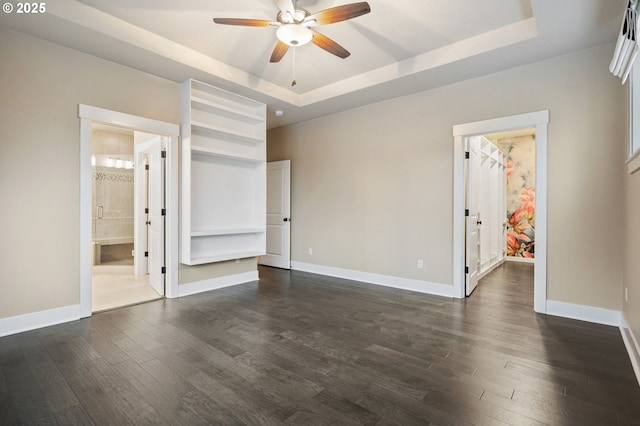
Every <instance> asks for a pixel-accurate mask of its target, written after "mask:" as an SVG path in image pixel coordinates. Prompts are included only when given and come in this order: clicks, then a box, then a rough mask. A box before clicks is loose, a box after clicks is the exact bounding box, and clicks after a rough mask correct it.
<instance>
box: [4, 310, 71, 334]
mask: <svg viewBox="0 0 640 426" xmlns="http://www.w3.org/2000/svg"><path fill="white" fill-rule="evenodd" d="M78 319H80V305H79V304H78V305H69V306H63V307H62V308H56V309H48V310H46V311H39V312H33V313H31V314H24V315H18V316H15V317H9V318H2V319H0V337H3V336H9V335H11V334H17V333H22V332H24V331H30V330H35V329H38V328H42V327H49V326H51V325H56V324H62V323H64V322H70V321H75V320H78Z"/></svg>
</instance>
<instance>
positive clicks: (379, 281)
mask: <svg viewBox="0 0 640 426" xmlns="http://www.w3.org/2000/svg"><path fill="white" fill-rule="evenodd" d="M291 269H294V270H296V271H303V272H311V273H313V274H319V275H326V276H329V277H336V278H343V279H347V280H354V281H360V282H363V283H367V284H375V285H382V286H385V287H393V288H397V289H401V290H409V291H416V292H419V293H426V294H432V295H435V296H444V297H453V287H452V286H450V285H446V284H437V283H430V282H428V281H420V280H413V279H409V278H400V277H393V276H390V275H380V274H373V273H370V272H361V271H353V270H351V269H342V268H334V267H332V266H323V265H315V264H312V263H304V262H296V261H292V262H291Z"/></svg>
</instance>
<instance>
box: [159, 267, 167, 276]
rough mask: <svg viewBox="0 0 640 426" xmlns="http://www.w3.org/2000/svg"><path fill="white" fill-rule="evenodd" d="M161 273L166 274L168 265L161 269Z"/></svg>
mask: <svg viewBox="0 0 640 426" xmlns="http://www.w3.org/2000/svg"><path fill="white" fill-rule="evenodd" d="M160 273H162V274H166V273H167V267H166V266H163V267H162V269H161V270H160Z"/></svg>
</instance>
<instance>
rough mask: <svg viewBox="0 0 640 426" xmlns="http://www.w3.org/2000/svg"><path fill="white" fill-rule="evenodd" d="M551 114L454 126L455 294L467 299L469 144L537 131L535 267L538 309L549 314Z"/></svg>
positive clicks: (539, 112)
mask: <svg viewBox="0 0 640 426" xmlns="http://www.w3.org/2000/svg"><path fill="white" fill-rule="evenodd" d="M548 122H549V111H548V110H544V111H537V112H532V113H526V114H519V115H513V116H508V117H502V118H496V119H491V120H485V121H478V122H472V123H466V124H460V125H456V126H454V127H453V136H454V200H453V207H454V209H453V245H454V246H453V292H454V297H458V298H464V297H465V281H466V273H465V257H466V253H465V247H466V246H465V239H466V232H465V222H466V216H465V164H464V162H465V141H466V139H467V138H470V137H472V136H478V135H483V134H491V133H500V132H506V131H510V130H515V129H522V128H535V133H536V154H535V156H536V160H535V163H536V178H535V180H536V191H537V193H536V201H535V209H536V262H535V265H534V310H535V311H536V312H539V313H546V310H547V307H546V299H547V288H546V276H547V274H546V270H547V252H546V249H547V241H546V235H547V232H546V231H547V222H546V221H547V172H546V170H547V126H548Z"/></svg>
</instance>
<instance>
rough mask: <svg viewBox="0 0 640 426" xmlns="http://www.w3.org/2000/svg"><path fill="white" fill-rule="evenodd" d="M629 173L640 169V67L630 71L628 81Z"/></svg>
mask: <svg viewBox="0 0 640 426" xmlns="http://www.w3.org/2000/svg"><path fill="white" fill-rule="evenodd" d="M627 166H628V169H629V173H633V172H635V171H637V170H638V169H640V66H638V65H636V66H634V67H633V68H632V69H631V73H630V79H629V159H628V160H627Z"/></svg>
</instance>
